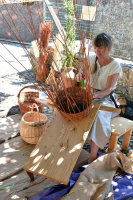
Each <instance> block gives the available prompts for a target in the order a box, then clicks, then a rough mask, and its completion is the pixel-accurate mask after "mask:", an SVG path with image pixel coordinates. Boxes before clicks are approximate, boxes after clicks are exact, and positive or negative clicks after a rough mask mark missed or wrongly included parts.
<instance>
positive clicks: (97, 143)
mask: <svg viewBox="0 0 133 200" xmlns="http://www.w3.org/2000/svg"><path fill="white" fill-rule="evenodd" d="M93 47H94V52H95V54H94V55H90V56H89V58H88V59H89V63H90V68H91V72H92V74H91V76H90V83H91V87H92V88H93V89H94V88H95V92H94V96H93V98H94V101H96V102H99V103H100V104H102V105H103V104H104V106H109V107H115V104H114V102H113V101H112V99H111V98H110V93H111V91H112V90H113V89H115V87H116V84H117V80H118V79H119V78H120V76H121V74H122V69H121V66H120V64H119V63H118V62H117V61H116V60H115V59H113V58H112V57H111V56H110V55H109V53H110V50H111V47H112V40H111V38H110V36H109V35H108V34H106V33H100V34H98V35H97V36H96V37H95V39H94V40H93ZM76 79H77V81H81V80H82V79H83V71H82V69H80V70H79V73H78V74H77V76H76ZM112 95H113V97H114V99H116V100H117V98H116V95H115V94H112ZM111 115H112V113H111V112H107V111H98V114H97V116H96V118H95V121H94V124H93V126H92V128H91V131H90V133H89V136H88V138H89V139H91V155H90V158H89V160H88V163H91V162H93V161H94V160H95V159H96V157H97V152H98V149H99V147H100V148H102V149H103V148H104V147H105V145H106V144H107V142H108V141H109V138H110V136H111V126H110V120H111Z"/></svg>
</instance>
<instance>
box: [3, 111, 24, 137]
mask: <svg viewBox="0 0 133 200" xmlns="http://www.w3.org/2000/svg"><path fill="white" fill-rule="evenodd" d="M21 118H22V115H21V114H17V115H11V116H9V117H5V118H0V139H6V138H8V137H9V136H11V135H12V133H16V132H18V131H19V130H20V121H21Z"/></svg>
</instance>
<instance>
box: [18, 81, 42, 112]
mask: <svg viewBox="0 0 133 200" xmlns="http://www.w3.org/2000/svg"><path fill="white" fill-rule="evenodd" d="M28 87H34V88H37V87H36V86H35V85H28V86H25V87H23V88H22V89H21V90H20V91H19V93H18V104H19V108H20V111H21V114H22V115H24V114H25V113H26V112H29V111H31V108H32V105H33V103H36V104H37V106H38V109H39V112H40V113H42V112H43V109H44V105H43V104H41V103H37V102H36V101H35V99H36V98H39V92H35V91H29V92H22V91H23V90H24V89H26V88H28ZM34 111H37V110H36V108H34Z"/></svg>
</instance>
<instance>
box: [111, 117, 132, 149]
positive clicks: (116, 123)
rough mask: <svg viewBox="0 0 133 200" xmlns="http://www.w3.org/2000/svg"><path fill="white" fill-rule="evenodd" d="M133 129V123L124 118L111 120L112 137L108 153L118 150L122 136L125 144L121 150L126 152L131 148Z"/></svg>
mask: <svg viewBox="0 0 133 200" xmlns="http://www.w3.org/2000/svg"><path fill="white" fill-rule="evenodd" d="M132 129H133V121H132V120H129V119H126V118H124V117H120V116H117V117H114V118H112V119H111V137H110V141H109V146H108V151H111V150H116V145H117V141H118V138H119V137H120V136H122V135H124V136H123V142H122V146H121V149H122V150H124V151H126V150H127V149H128V146H129V142H130V137H131V134H132Z"/></svg>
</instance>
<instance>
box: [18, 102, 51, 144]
mask: <svg viewBox="0 0 133 200" xmlns="http://www.w3.org/2000/svg"><path fill="white" fill-rule="evenodd" d="M34 106H35V107H36V109H37V112H34V111H33V108H34ZM47 123H48V119H47V117H46V115H44V114H42V113H39V110H38V107H37V105H36V104H35V103H34V104H33V105H32V109H31V112H27V113H25V114H24V115H23V117H22V119H21V122H20V135H21V137H22V139H23V140H24V141H25V142H27V143H29V144H36V143H37V142H38V140H39V138H40V137H41V135H42V134H43V132H44V130H45V127H46V125H47Z"/></svg>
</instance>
